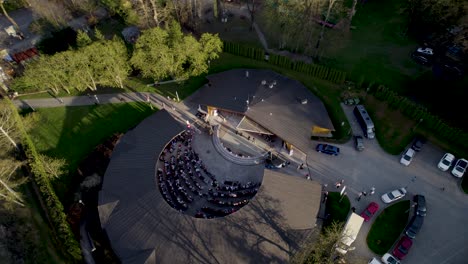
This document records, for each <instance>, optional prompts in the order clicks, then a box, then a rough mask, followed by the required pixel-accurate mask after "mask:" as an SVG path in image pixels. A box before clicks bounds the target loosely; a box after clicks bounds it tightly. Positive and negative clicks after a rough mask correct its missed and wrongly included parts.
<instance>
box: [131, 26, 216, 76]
mask: <svg viewBox="0 0 468 264" xmlns="http://www.w3.org/2000/svg"><path fill="white" fill-rule="evenodd" d="M221 49H222V42H221V40H220V39H219V37H218V36H217V35H212V34H208V33H205V34H203V35H202V37H201V39H200V41H198V40H196V39H195V38H194V37H193V36H191V35H183V34H182V31H181V29H180V26H179V24H178V23H176V22H175V21H173V22H171V23H170V24H169V26H168V27H167V28H166V29H161V28H152V29H148V30H145V31H143V33H142V35H141V36H140V38H139V39H138V40H137V42H136V45H135V50H134V53H133V56H132V58H131V60H130V61H131V63H132V65H133V66H134V67H135V68H137V69H139V70H140V71H141V73H142V75H143V76H145V77H149V78H153V79H154V80H161V79H164V78H168V77H172V78H175V79H178V78H187V77H190V76H195V75H199V74H201V73H203V72H206V71H207V70H208V60H211V59H215V58H217V56H218V54H219V53H220V52H221Z"/></svg>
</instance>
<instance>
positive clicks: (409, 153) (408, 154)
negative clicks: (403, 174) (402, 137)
mask: <svg viewBox="0 0 468 264" xmlns="http://www.w3.org/2000/svg"><path fill="white" fill-rule="evenodd" d="M414 154H416V152H415V151H414V149H412V148H409V149H407V150H406V151H405V152H404V153H403V155H402V156H401V159H400V163H401V164H403V165H405V166H408V165H410V163H411V161H412V160H413V157H414Z"/></svg>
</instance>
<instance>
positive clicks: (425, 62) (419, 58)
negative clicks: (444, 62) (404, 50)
mask: <svg viewBox="0 0 468 264" xmlns="http://www.w3.org/2000/svg"><path fill="white" fill-rule="evenodd" d="M411 58H413V60H414V61H415V62H416V63H419V64H421V65H424V66H430V65H431V64H432V62H431V60H430V59H428V58H426V57H424V56H422V55H420V54H418V53H417V52H415V53H413V54H411Z"/></svg>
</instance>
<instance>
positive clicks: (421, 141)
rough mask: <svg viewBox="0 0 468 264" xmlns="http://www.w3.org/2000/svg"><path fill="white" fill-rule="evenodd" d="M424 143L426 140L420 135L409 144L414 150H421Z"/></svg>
mask: <svg viewBox="0 0 468 264" xmlns="http://www.w3.org/2000/svg"><path fill="white" fill-rule="evenodd" d="M424 143H426V140H425V139H424V138H422V137H417V138H415V139H414V141H413V145H412V146H411V148H412V149H414V151H421V149H422V146H423V145H424Z"/></svg>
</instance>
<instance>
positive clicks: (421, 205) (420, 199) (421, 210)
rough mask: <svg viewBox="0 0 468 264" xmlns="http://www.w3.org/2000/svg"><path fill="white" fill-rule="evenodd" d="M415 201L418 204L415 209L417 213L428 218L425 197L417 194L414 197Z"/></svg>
mask: <svg viewBox="0 0 468 264" xmlns="http://www.w3.org/2000/svg"><path fill="white" fill-rule="evenodd" d="M413 201H414V202H415V203H416V207H415V208H414V210H415V213H416V214H417V215H420V216H426V213H427V209H426V198H425V197H424V195H421V194H417V195H415V196H414V197H413Z"/></svg>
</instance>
